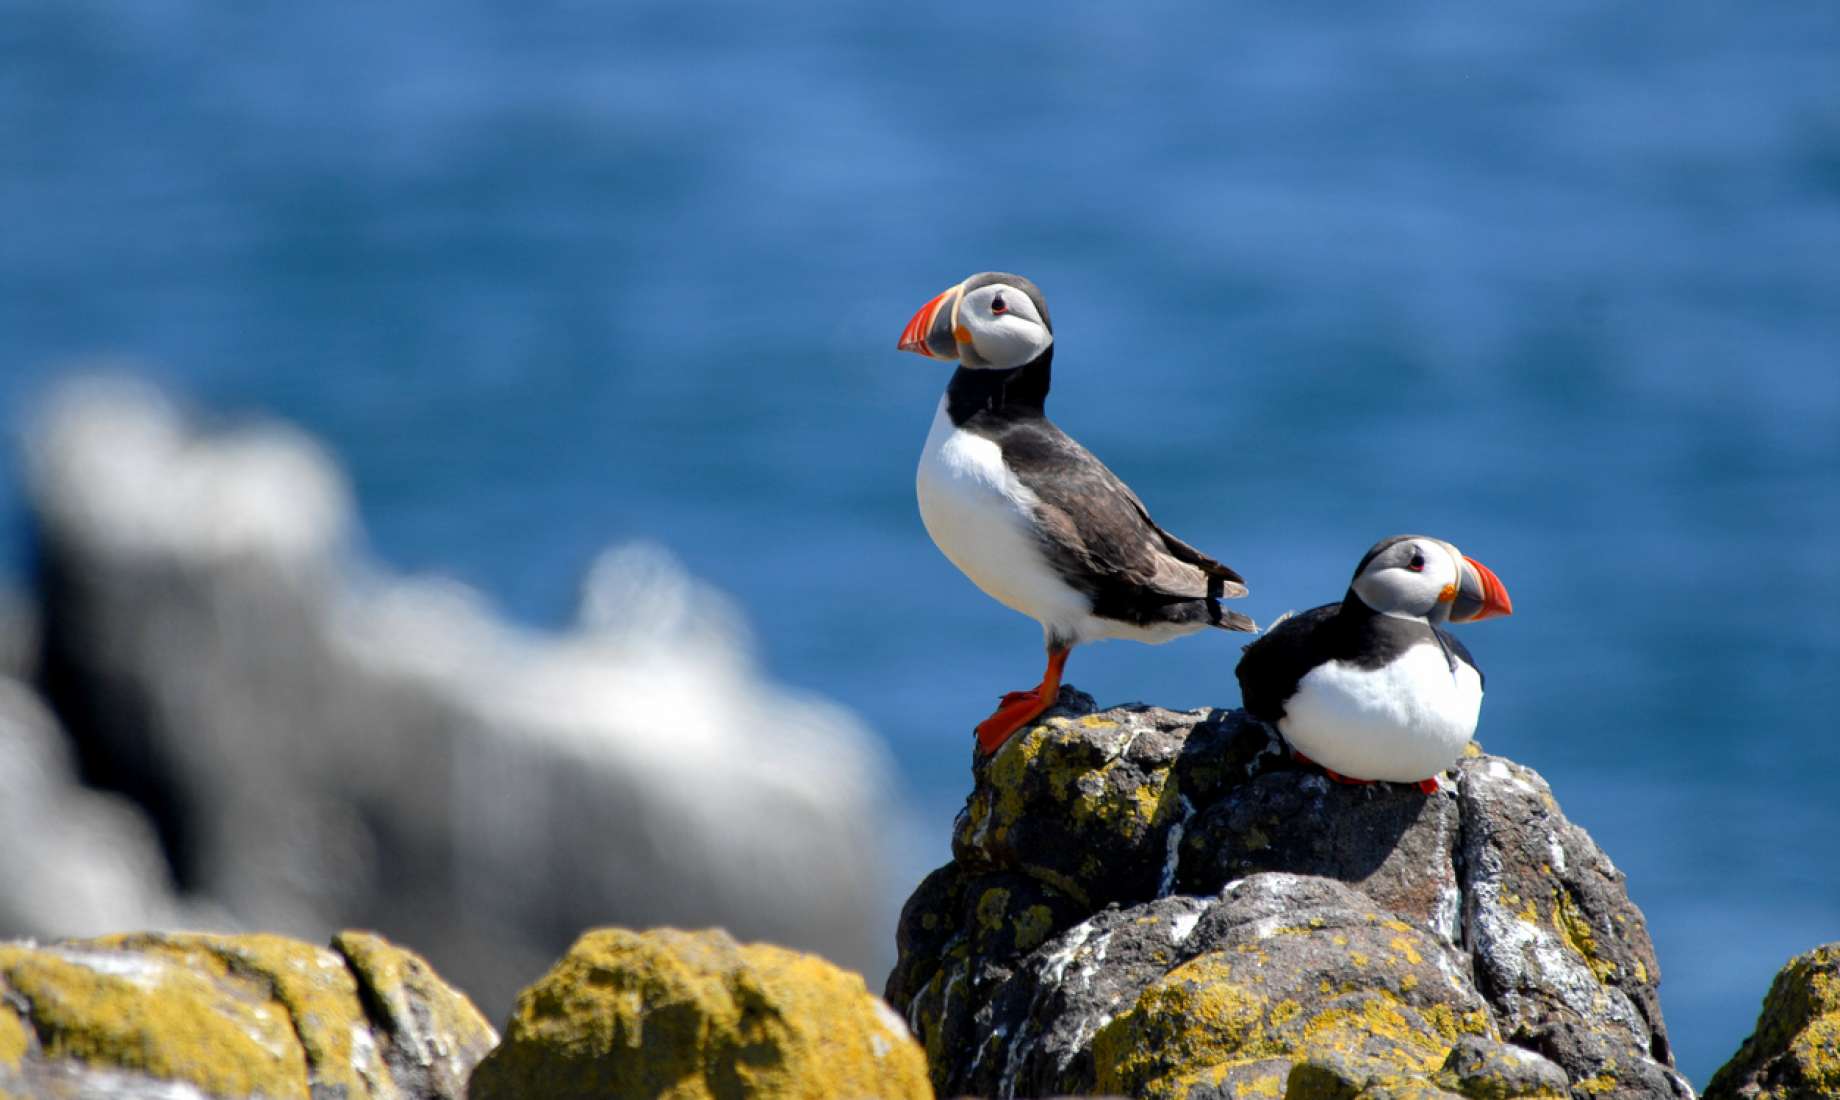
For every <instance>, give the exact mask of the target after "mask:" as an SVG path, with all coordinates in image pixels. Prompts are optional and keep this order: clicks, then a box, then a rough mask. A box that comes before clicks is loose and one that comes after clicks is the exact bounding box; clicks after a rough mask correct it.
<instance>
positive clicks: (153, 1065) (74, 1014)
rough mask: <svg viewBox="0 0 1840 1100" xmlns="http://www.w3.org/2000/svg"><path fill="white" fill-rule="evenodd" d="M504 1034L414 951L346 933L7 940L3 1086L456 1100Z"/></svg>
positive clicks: (27, 1094)
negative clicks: (322, 938)
mask: <svg viewBox="0 0 1840 1100" xmlns="http://www.w3.org/2000/svg"><path fill="white" fill-rule="evenodd" d="M496 1041H497V1036H496V1035H495V1034H494V1033H493V1030H492V1028H491V1026H490V1025H489V1024H487V1023H486V1021H485V1020H484V1018H483V1017H481V1016H480V1015H479V1013H478V1011H477V1010H475V1009H474V1008H473V1005H472V1004H471V1002H469V1001H468V1000H467V999H466V998H465V997H464V996H462V995H461V994H459V993H456V992H454V991H453V990H451V989H449V988H448V987H447V986H446V985H444V984H443V983H442V982H441V980H440V979H439V978H438V977H436V976H435V974H434V972H433V971H431V970H430V969H429V968H428V965H427V964H426V963H424V962H423V961H422V960H421V959H420V958H418V957H417V956H415V955H413V954H411V953H409V952H407V951H404V950H402V949H400V948H398V947H395V946H392V945H391V944H389V943H387V942H385V941H384V940H382V939H380V938H379V937H377V936H374V935H370V934H368V933H363V932H344V933H341V934H339V935H338V936H336V937H334V938H333V940H332V947H331V949H330V950H328V949H326V948H321V947H314V946H312V945H310V944H305V943H301V942H298V941H295V940H288V939H283V938H281V937H278V936H259V935H252V936H211V935H158V934H144V935H133V936H108V937H103V938H100V939H91V940H67V941H63V942H59V943H53V944H48V945H46V946H42V947H35V946H32V945H30V944H23V943H14V944H0V1095H5V1096H11V1097H19V1098H22V1100H24V1098H43V1100H64V1098H68V1097H80V1096H124V1097H137V1096H144V1097H155V1096H157V1097H163V1098H169V1100H188V1098H194V1097H236V1098H242V1097H253V1096H262V1097H268V1098H270V1100H281V1098H284V1097H301V1098H302V1100H304V1098H306V1097H308V1096H309V1095H311V1096H315V1097H331V1096H339V1097H344V1098H346V1100H365V1098H369V1097H375V1098H377V1100H383V1098H386V1097H387V1098H391V1100H436V1098H444V1100H446V1098H451V1100H461V1098H463V1097H464V1096H465V1095H466V1081H467V1077H468V1075H469V1074H470V1073H471V1072H472V1069H473V1066H474V1065H475V1064H477V1063H478V1061H479V1059H480V1058H481V1057H483V1056H484V1055H485V1053H486V1051H488V1050H489V1049H491V1047H492V1045H493V1043H494V1042H496Z"/></svg>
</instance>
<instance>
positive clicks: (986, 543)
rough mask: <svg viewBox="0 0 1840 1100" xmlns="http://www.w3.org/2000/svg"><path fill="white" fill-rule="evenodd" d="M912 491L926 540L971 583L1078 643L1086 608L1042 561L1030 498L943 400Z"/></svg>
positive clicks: (996, 452)
mask: <svg viewBox="0 0 1840 1100" xmlns="http://www.w3.org/2000/svg"><path fill="white" fill-rule="evenodd" d="M914 485H915V490H916V492H917V493H918V495H919V498H920V519H921V521H922V522H923V523H925V524H926V533H927V534H929V535H931V536H932V537H933V542H934V543H936V544H937V545H938V546H939V549H940V550H941V551H943V552H944V553H945V556H946V557H948V558H950V559H951V561H952V564H953V565H956V566H958V568H959V569H960V571H962V572H963V573H964V574H965V576H967V577H970V578H971V580H972V583H974V584H976V585H977V586H978V587H979V588H981V589H983V590H984V591H985V592H986V593H987V594H989V595H990V596H991V597H992V598H993V599H995V600H997V601H998V602H1000V603H1002V604H1003V605H1005V606H1006V607H1011V608H1014V609H1015V610H1017V611H1020V612H1022V613H1023V614H1024V615H1027V616H1029V617H1030V618H1032V619H1035V620H1036V621H1038V622H1040V623H1041V624H1042V625H1043V626H1045V627H1048V628H1050V629H1051V630H1054V631H1056V632H1058V633H1059V634H1060V635H1061V636H1062V637H1064V638H1072V637H1073V636H1074V635H1075V633H1076V632H1077V628H1078V626H1079V624H1081V623H1082V622H1083V621H1084V620H1086V619H1087V618H1088V617H1089V616H1088V611H1089V610H1090V607H1091V605H1090V603H1089V602H1088V601H1087V599H1086V597H1085V596H1083V595H1081V594H1080V593H1079V592H1077V591H1075V590H1074V589H1072V588H1070V587H1068V585H1067V584H1066V582H1064V581H1062V580H1061V579H1060V576H1059V575H1058V574H1057V573H1055V571H1054V569H1053V568H1052V567H1051V566H1050V565H1049V564H1048V560H1047V558H1046V557H1045V556H1044V555H1043V553H1042V550H1041V546H1040V544H1039V543H1038V542H1037V541H1036V536H1035V532H1034V528H1033V524H1032V521H1031V519H1030V515H1031V513H1032V511H1033V508H1034V505H1035V499H1036V498H1035V494H1033V493H1031V492H1030V491H1029V489H1028V487H1027V486H1025V485H1023V484H1022V483H1021V481H1019V480H1017V478H1016V476H1015V475H1014V474H1012V473H1011V472H1010V471H1009V469H1008V468H1007V467H1005V466H1004V465H1003V452H1002V450H1001V449H1000V448H998V446H997V445H996V444H995V443H993V442H991V441H990V440H988V439H984V438H982V437H981V436H977V435H973V434H972V433H970V432H964V431H960V430H959V429H958V428H957V426H956V425H954V424H953V423H952V418H951V417H950V416H948V415H946V403H945V401H944V400H943V399H941V401H940V402H939V412H938V413H937V414H936V415H935V416H934V417H933V428H932V431H930V432H929V433H927V437H926V450H925V451H923V452H922V453H921V455H920V470H919V473H918V474H917V475H916V477H915V481H914Z"/></svg>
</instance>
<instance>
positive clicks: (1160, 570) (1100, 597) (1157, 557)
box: [946, 345, 1255, 630]
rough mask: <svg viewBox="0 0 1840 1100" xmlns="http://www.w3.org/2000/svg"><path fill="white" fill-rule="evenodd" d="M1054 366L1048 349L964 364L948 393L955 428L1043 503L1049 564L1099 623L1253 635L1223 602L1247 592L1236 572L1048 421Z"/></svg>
mask: <svg viewBox="0 0 1840 1100" xmlns="http://www.w3.org/2000/svg"><path fill="white" fill-rule="evenodd" d="M1053 361H1054V347H1053V345H1049V347H1048V348H1047V350H1046V351H1044V352H1043V353H1042V354H1041V355H1040V356H1038V357H1037V358H1036V359H1035V360H1034V361H1033V362H1031V363H1029V364H1028V365H1026V366H1023V367H1019V368H1017V369H1015V370H1011V371H994V370H974V369H970V368H966V367H960V368H959V369H958V371H957V373H955V374H954V375H953V376H952V383H951V385H950V386H948V387H947V389H946V414H947V415H948V416H949V417H951V419H952V423H953V424H954V425H955V426H956V427H958V428H959V429H961V430H963V431H968V432H971V433H973V434H975V435H978V436H981V437H983V438H985V439H989V440H991V441H992V442H994V443H996V444H997V446H998V448H999V449H1000V450H1001V451H1002V452H1003V462H1004V465H1006V466H1007V467H1009V469H1010V470H1011V471H1012V472H1013V473H1014V474H1015V475H1016V477H1017V479H1018V480H1020V481H1021V482H1022V483H1023V484H1024V485H1026V486H1027V487H1028V488H1029V490H1030V491H1031V492H1033V493H1034V494H1035V496H1036V498H1037V499H1038V500H1039V501H1040V506H1039V508H1038V509H1037V513H1036V515H1035V526H1036V531H1037V534H1038V536H1039V537H1040V540H1041V546H1042V549H1043V551H1044V553H1046V555H1047V557H1048V560H1049V562H1051V563H1052V564H1053V566H1054V567H1055V569H1056V570H1057V571H1059V572H1060V574H1061V575H1062V576H1063V577H1065V578H1066V579H1067V581H1068V583H1069V584H1071V585H1073V587H1074V588H1076V589H1077V590H1079V591H1081V592H1082V593H1084V594H1085V595H1086V596H1087V598H1088V599H1090V600H1091V601H1092V607H1093V613H1094V614H1095V615H1098V616H1100V617H1102V618H1107V619H1113V620H1116V621H1119V622H1129V623H1133V624H1136V625H1138V626H1146V625H1149V624H1152V623H1159V622H1175V623H1189V622H1193V623H1205V624H1211V625H1215V626H1220V627H1223V628H1226V629H1232V630H1252V629H1255V627H1254V626H1253V623H1252V620H1251V619H1248V618H1247V617H1246V616H1244V615H1241V614H1239V613H1238V612H1235V611H1228V610H1225V609H1224V608H1222V607H1221V606H1220V600H1222V599H1224V598H1230V597H1235V596H1242V595H1244V594H1245V592H1246V586H1245V582H1244V581H1243V580H1242V579H1241V577H1240V575H1239V574H1238V573H1236V572H1234V571H1233V570H1232V569H1231V568H1229V567H1227V566H1225V565H1223V564H1221V563H1220V562H1218V561H1215V560H1214V559H1213V558H1210V557H1208V556H1207V555H1206V554H1203V553H1201V552H1200V551H1199V550H1196V549H1195V548H1194V547H1192V546H1190V545H1188V544H1187V543H1185V542H1183V541H1182V540H1181V539H1178V538H1176V537H1175V536H1174V535H1171V534H1169V533H1168V532H1167V531H1164V530H1163V529H1162V528H1161V527H1159V526H1158V525H1157V524H1156V522H1155V521H1153V520H1152V519H1151V518H1150V513H1149V511H1148V510H1147V509H1146V508H1145V507H1144V503H1143V501H1141V500H1139V499H1138V497H1137V494H1136V493H1134V492H1132V491H1131V489H1130V487H1129V486H1127V485H1125V483H1124V482H1123V481H1121V480H1119V478H1118V476H1117V475H1116V474H1114V473H1112V471H1111V470H1109V469H1107V468H1106V466H1105V464H1104V463H1103V462H1100V461H1099V460H1098V458H1096V457H1094V455H1093V453H1092V452H1091V451H1088V450H1087V449H1086V448H1085V447H1083V446H1081V445H1080V444H1079V443H1078V442H1077V441H1076V440H1074V439H1073V438H1072V437H1070V436H1068V435H1067V433H1065V432H1063V431H1061V430H1060V428H1058V427H1056V426H1055V425H1054V423H1053V421H1051V420H1049V419H1048V417H1047V414H1046V412H1045V411H1044V408H1043V406H1044V405H1045V404H1046V401H1047V397H1048V388H1049V384H1050V381H1051V378H1052V366H1053ZM1169 559H1173V562H1172V561H1171V560H1169ZM1175 563H1182V564H1184V565H1187V566H1192V567H1194V568H1193V569H1184V568H1182V567H1181V566H1180V565H1177V564H1175Z"/></svg>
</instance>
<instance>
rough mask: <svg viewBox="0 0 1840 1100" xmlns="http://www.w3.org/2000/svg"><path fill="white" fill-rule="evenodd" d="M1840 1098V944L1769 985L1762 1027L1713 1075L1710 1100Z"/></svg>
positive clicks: (1798, 961) (1795, 964) (1796, 961)
mask: <svg viewBox="0 0 1840 1100" xmlns="http://www.w3.org/2000/svg"><path fill="white" fill-rule="evenodd" d="M1836 1097H1840V943H1830V944H1825V945H1823V946H1821V947H1817V948H1815V949H1814V950H1813V951H1810V952H1808V953H1807V954H1805V955H1797V956H1796V957H1795V958H1793V959H1790V960H1789V965H1787V966H1785V967H1783V968H1782V970H1781V971H1780V972H1779V973H1778V974H1777V975H1776V980H1775V981H1773V982H1771V983H1770V992H1769V993H1768V994H1767V995H1766V996H1765V997H1764V999H1763V1011H1762V1012H1760V1013H1758V1015H1757V1028H1756V1030H1755V1031H1754V1032H1753V1033H1752V1034H1751V1036H1750V1038H1748V1039H1746V1040H1744V1045H1743V1046H1741V1047H1739V1048H1738V1053H1737V1054H1736V1055H1734V1056H1733V1057H1732V1060H1731V1061H1729V1062H1727V1063H1725V1065H1724V1066H1723V1067H1721V1068H1720V1070H1719V1071H1718V1072H1717V1073H1715V1074H1713V1075H1712V1082H1711V1083H1710V1084H1708V1085H1707V1086H1706V1100H1834V1098H1836Z"/></svg>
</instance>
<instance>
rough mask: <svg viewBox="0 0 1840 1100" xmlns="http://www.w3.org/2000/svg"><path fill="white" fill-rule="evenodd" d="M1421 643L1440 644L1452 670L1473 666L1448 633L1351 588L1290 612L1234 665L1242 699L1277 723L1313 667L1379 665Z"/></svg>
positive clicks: (1249, 709)
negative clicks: (1376, 605) (1375, 604)
mask: <svg viewBox="0 0 1840 1100" xmlns="http://www.w3.org/2000/svg"><path fill="white" fill-rule="evenodd" d="M1419 645H1435V646H1438V647H1439V648H1441V649H1442V650H1443V651H1444V657H1445V659H1446V660H1448V661H1449V662H1450V668H1451V671H1452V672H1455V671H1456V668H1457V662H1459V661H1461V662H1462V663H1464V664H1466V665H1468V666H1470V667H1471V668H1476V662H1475V660H1474V659H1473V658H1471V657H1470V655H1469V650H1468V649H1467V648H1466V647H1465V646H1464V645H1463V643H1462V642H1460V641H1458V640H1457V638H1456V636H1455V635H1453V634H1451V633H1450V632H1449V631H1447V630H1444V629H1442V628H1440V627H1435V626H1432V625H1431V624H1430V623H1428V622H1426V621H1425V620H1423V619H1401V618H1398V617H1396V616H1393V615H1382V614H1380V613H1379V612H1377V611H1375V610H1374V609H1372V608H1370V607H1368V606H1367V605H1366V604H1365V603H1363V602H1361V599H1360V597H1358V596H1356V595H1355V594H1354V592H1353V591H1350V592H1349V593H1348V594H1347V595H1346V596H1344V597H1342V602H1341V603H1330V604H1324V605H1322V606H1321V607H1317V608H1312V609H1311V610H1309V611H1305V612H1303V613H1302V614H1300V615H1292V616H1291V617H1290V618H1288V619H1286V620H1284V621H1283V622H1281V623H1279V624H1277V625H1276V626H1274V627H1272V628H1271V629H1270V630H1267V631H1266V632H1265V633H1264V635H1263V636H1261V637H1259V638H1258V639H1256V640H1255V641H1253V642H1251V643H1250V644H1248V645H1247V646H1246V651H1245V653H1244V654H1243V655H1242V656H1241V657H1240V659H1239V666H1238V667H1237V668H1235V669H1234V674H1235V675H1236V676H1237V677H1238V678H1239V694H1240V701H1241V703H1242V704H1243V705H1244V706H1245V708H1246V712H1247V713H1248V714H1250V715H1252V716H1253V717H1254V718H1259V719H1263V720H1264V721H1266V722H1276V721H1277V720H1278V719H1280V718H1282V717H1284V705H1285V704H1286V703H1288V702H1289V701H1290V698H1291V696H1293V695H1295V694H1296V693H1297V683H1298V681H1300V680H1302V679H1303V678H1304V677H1305V676H1306V675H1308V674H1309V672H1310V670H1311V669H1313V668H1315V667H1316V666H1317V665H1320V664H1325V663H1327V662H1329V661H1343V662H1345V663H1347V664H1351V665H1354V666H1355V667H1357V668H1379V667H1381V666H1382V665H1386V664H1390V663H1392V662H1393V661H1394V660H1397V659H1398V658H1399V657H1400V656H1401V655H1402V654H1404V653H1405V652H1406V651H1407V650H1408V649H1411V648H1412V647H1413V646H1419ZM1476 675H1477V677H1479V678H1480V677H1481V676H1482V670H1481V669H1479V668H1478V669H1476Z"/></svg>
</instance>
